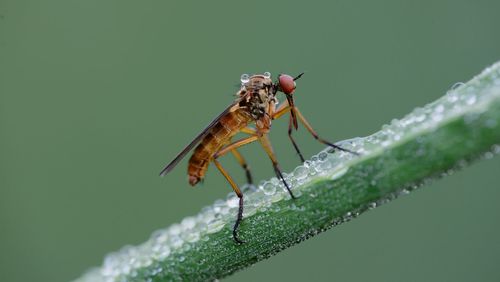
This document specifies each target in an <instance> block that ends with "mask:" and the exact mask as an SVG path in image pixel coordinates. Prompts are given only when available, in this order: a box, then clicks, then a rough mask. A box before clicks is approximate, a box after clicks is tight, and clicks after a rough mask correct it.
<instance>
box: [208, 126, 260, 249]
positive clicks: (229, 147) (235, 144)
mask: <svg viewBox="0 0 500 282" xmlns="http://www.w3.org/2000/svg"><path fill="white" fill-rule="evenodd" d="M257 139H258V137H257V136H255V135H253V136H249V137H246V138H243V139H240V140H238V141H236V142H233V143H231V144H229V145H227V146H225V147H224V148H222V149H221V150H219V151H218V152H217V153H215V154H214V156H213V158H212V161H213V162H214V164H215V166H216V167H217V168H218V169H219V171H220V172H221V173H222V175H224V177H225V178H226V180H227V182H229V184H230V185H231V188H233V190H234V192H235V193H236V195H237V196H238V198H239V199H240V201H239V206H238V215H237V217H236V223H235V224H234V227H233V239H234V241H236V243H238V244H243V243H244V241H242V240H240V239H239V238H238V227H239V226H240V223H241V221H242V220H243V193H241V190H240V188H238V185H236V183H235V182H234V180H233V179H232V178H231V176H230V175H229V174H228V173H227V171H226V170H225V169H224V168H223V167H222V165H221V164H220V162H219V161H218V160H217V158H219V157H221V156H223V155H225V154H227V153H228V152H232V151H236V149H237V148H238V147H241V146H243V145H246V144H248V143H251V142H254V141H256V140H257Z"/></svg>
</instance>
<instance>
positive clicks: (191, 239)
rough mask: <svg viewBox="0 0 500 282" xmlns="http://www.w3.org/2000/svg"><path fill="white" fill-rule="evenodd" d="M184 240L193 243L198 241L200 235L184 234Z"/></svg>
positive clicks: (195, 233)
mask: <svg viewBox="0 0 500 282" xmlns="http://www.w3.org/2000/svg"><path fill="white" fill-rule="evenodd" d="M185 239H186V241H187V242H189V243H194V242H196V241H198V240H199V239H200V233H198V232H196V231H192V232H189V233H187V234H186V236H185Z"/></svg>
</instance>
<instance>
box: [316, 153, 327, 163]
mask: <svg viewBox="0 0 500 282" xmlns="http://www.w3.org/2000/svg"><path fill="white" fill-rule="evenodd" d="M327 158H328V153H327V152H321V153H319V154H318V160H319V161H320V162H324V161H326V159H327Z"/></svg>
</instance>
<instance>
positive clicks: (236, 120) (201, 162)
mask: <svg viewBox="0 0 500 282" xmlns="http://www.w3.org/2000/svg"><path fill="white" fill-rule="evenodd" d="M251 120H252V119H251V117H250V116H249V115H248V113H247V112H246V111H244V110H241V109H238V110H235V111H232V112H229V113H227V114H226V115H225V116H223V117H221V118H220V120H219V122H218V123H217V124H216V125H214V127H213V128H212V129H211V130H210V132H209V133H208V134H207V136H205V138H203V140H202V141H201V142H200V144H199V145H198V146H197V147H196V148H195V149H194V153H193V155H192V156H191V158H190V159H189V164H188V176H189V184H191V185H195V184H196V183H198V182H199V181H200V180H201V179H203V177H204V176H205V173H206V171H207V169H208V165H209V164H210V162H211V161H212V158H213V156H214V154H215V153H217V152H218V151H219V150H220V149H222V147H224V145H227V144H229V142H230V141H231V138H232V137H233V136H234V135H236V134H237V133H238V132H239V131H240V130H241V129H242V128H244V127H246V126H247V125H248V123H249V122H250V121H251Z"/></svg>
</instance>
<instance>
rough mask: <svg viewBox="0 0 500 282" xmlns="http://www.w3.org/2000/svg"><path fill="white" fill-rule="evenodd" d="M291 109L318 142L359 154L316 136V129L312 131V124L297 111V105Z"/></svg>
mask: <svg viewBox="0 0 500 282" xmlns="http://www.w3.org/2000/svg"><path fill="white" fill-rule="evenodd" d="M292 111H294V112H295V114H296V115H297V117H298V118H299V120H300V121H301V122H302V124H303V125H304V126H305V127H306V128H307V131H309V133H311V135H312V136H313V137H314V138H315V139H316V140H318V141H319V142H321V143H323V144H325V145H328V146H330V147H333V148H335V149H338V150H340V151H344V152H348V153H351V154H353V155H357V156H358V155H359V153H356V152H353V151H351V150H348V149H345V148H342V147H340V146H338V145H335V144H333V143H331V142H328V141H327V140H325V139H323V138H321V137H319V136H318V134H317V133H316V131H314V129H313V128H312V126H311V125H310V124H309V122H307V120H306V119H305V118H304V116H303V115H302V113H301V112H300V111H299V109H298V108H297V107H293V109H292Z"/></svg>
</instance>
